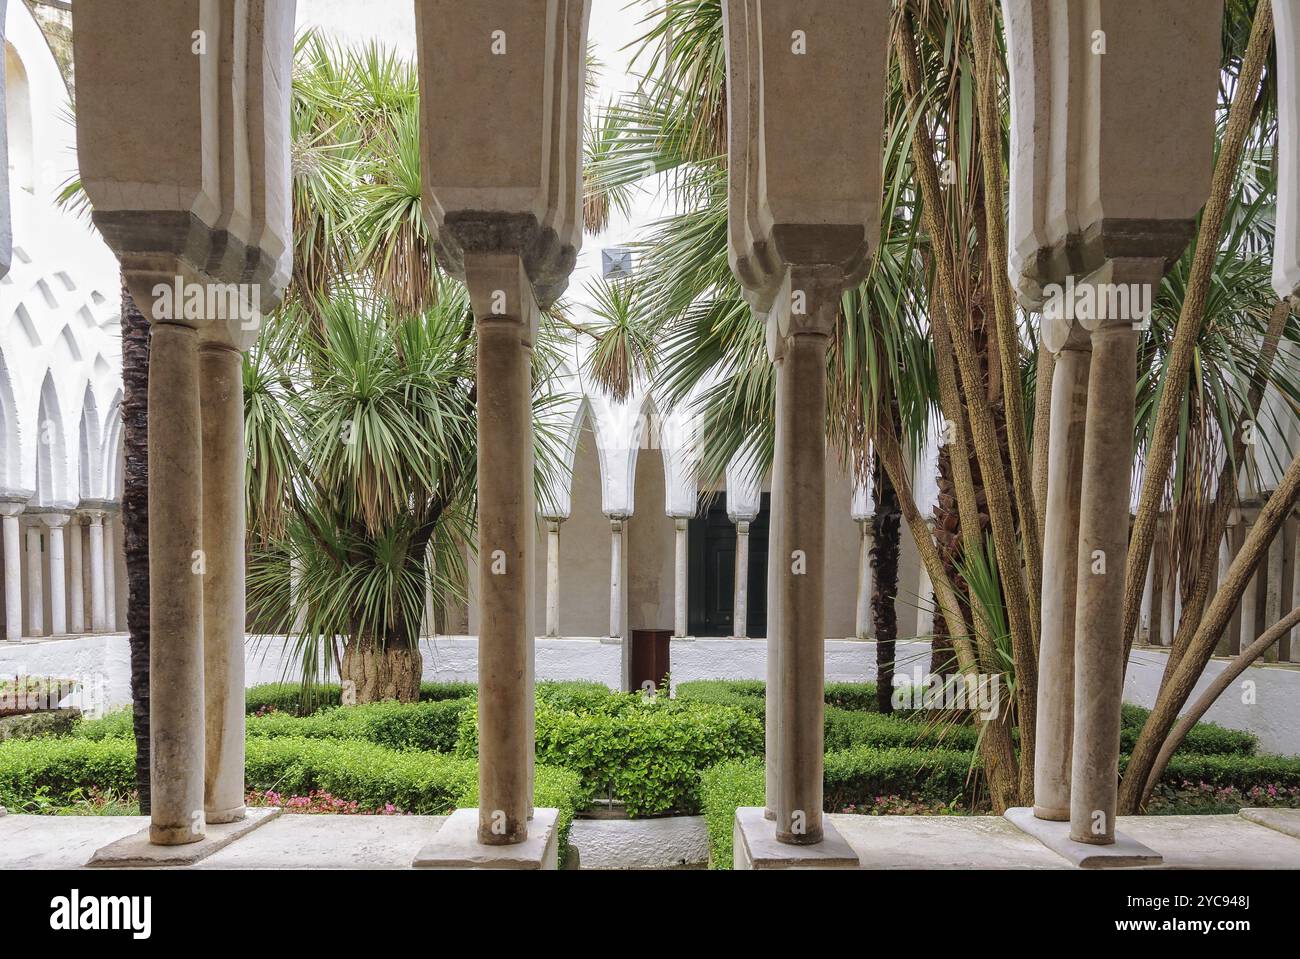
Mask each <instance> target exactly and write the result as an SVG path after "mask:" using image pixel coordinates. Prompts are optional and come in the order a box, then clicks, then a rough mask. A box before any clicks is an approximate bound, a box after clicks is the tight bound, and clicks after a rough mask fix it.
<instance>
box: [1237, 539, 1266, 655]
mask: <svg viewBox="0 0 1300 959" xmlns="http://www.w3.org/2000/svg"><path fill="white" fill-rule="evenodd" d="M1267 561H1268V560H1267V555H1266V556H1265V559H1264V563H1265V564H1266V563H1267ZM1267 568H1268V567H1267V565H1264V566H1263V570H1261V568H1260V567H1259V566H1257V567H1255V572H1254V573H1253V574H1251V577H1250V582H1248V583H1247V584H1246V591H1245V592H1244V593H1242V594H1241V627H1240V632H1239V633H1238V636H1237V648H1236V649H1234V650H1233V653H1234V654H1235V653H1239V652H1241V650H1243V649H1245V648H1246V647H1247V646H1249V645H1250V644H1251V643H1253V642H1254V641H1255V638H1256V637H1257V636H1259V634H1260V628H1259V620H1260V615H1259V614H1260V608H1259V605H1260V604H1259V585H1260V579H1259V577H1260V573H1261V572H1262V571H1266V570H1267Z"/></svg>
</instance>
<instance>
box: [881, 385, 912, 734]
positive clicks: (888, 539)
mask: <svg viewBox="0 0 1300 959" xmlns="http://www.w3.org/2000/svg"><path fill="white" fill-rule="evenodd" d="M893 417H894V428H895V430H896V431H897V429H898V406H897V404H895V405H894V409H893ZM875 487H876V512H875V515H874V516H873V517H872V518H871V536H872V539H871V570H872V574H871V584H872V592H871V618H872V621H873V622H874V624H875V628H876V707H877V709H878V710H879V711H880V712H882V713H892V712H893V711H894V698H893V689H894V656H895V648H896V641H897V639H898V611H897V609H896V608H895V606H894V600H895V599H896V598H897V597H898V555H899V547H900V543H901V538H900V534H901V532H902V514H901V513H900V512H899V505H898V493H897V491H896V490H895V489H894V484H893V483H891V482H890V481H889V474H888V473H887V472H885V469H884V467H883V466H882V465H881V464H880V462H879V459H877V462H876V476H875ZM922 599H923V600H924V597H922Z"/></svg>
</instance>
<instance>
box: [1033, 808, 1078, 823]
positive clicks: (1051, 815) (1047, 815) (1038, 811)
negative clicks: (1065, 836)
mask: <svg viewBox="0 0 1300 959" xmlns="http://www.w3.org/2000/svg"><path fill="white" fill-rule="evenodd" d="M1034 818H1035V819H1045V820H1047V821H1048V822H1069V821H1070V810H1069V809H1052V808H1050V807H1048V806H1035V807H1034Z"/></svg>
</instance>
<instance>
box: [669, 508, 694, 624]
mask: <svg viewBox="0 0 1300 959" xmlns="http://www.w3.org/2000/svg"><path fill="white" fill-rule="evenodd" d="M690 522H691V521H690V520H689V519H687V518H686V517H684V516H677V517H674V518H673V536H674V539H673V635H674V636H677V637H679V638H680V637H682V636H685V635H686V591H687V578H688V575H689V569H690V567H689V565H688V563H687V553H686V547H687V530H689V529H690Z"/></svg>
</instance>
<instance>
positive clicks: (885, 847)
mask: <svg viewBox="0 0 1300 959" xmlns="http://www.w3.org/2000/svg"><path fill="white" fill-rule="evenodd" d="M828 818H829V819H830V820H832V821H833V822H834V823H835V827H836V828H837V829H838V830H839V831H840V835H841V836H843V837H844V838H845V839H846V840H847V841H848V843H849V845H851V846H852V847H853V849H854V851H855V852H856V853H857V854H858V858H859V859H860V860H861V862H862V868H863V869H1069V868H1070V864H1069V863H1068V862H1066V861H1065V860H1064V859H1062V858H1061V857H1060V856H1058V855H1057V854H1056V853H1054V852H1052V851H1051V850H1050V849H1048V848H1047V847H1046V846H1044V845H1043V844H1042V843H1041V842H1039V841H1038V840H1037V839H1035V838H1033V837H1032V836H1027V835H1025V834H1024V833H1023V832H1021V831H1020V830H1019V829H1017V828H1016V827H1015V826H1013V825H1011V823H1009V822H1007V821H1006V820H1005V819H1003V818H1002V817H1001V816H860V815H851V814H836V815H833V816H829V817H828Z"/></svg>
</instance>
